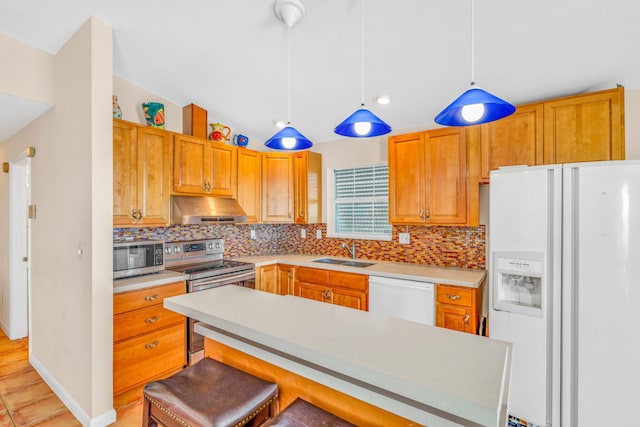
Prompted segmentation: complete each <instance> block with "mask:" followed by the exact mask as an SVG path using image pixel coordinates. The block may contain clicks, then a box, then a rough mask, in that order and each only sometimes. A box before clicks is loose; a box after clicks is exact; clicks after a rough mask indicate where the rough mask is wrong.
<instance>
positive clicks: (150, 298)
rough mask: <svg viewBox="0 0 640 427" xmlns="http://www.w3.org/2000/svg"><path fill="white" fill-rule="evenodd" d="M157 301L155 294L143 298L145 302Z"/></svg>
mask: <svg viewBox="0 0 640 427" xmlns="http://www.w3.org/2000/svg"><path fill="white" fill-rule="evenodd" d="M157 299H158V294H155V295H153V296H152V295H147V296H146V297H144V300H145V301H155V300H157Z"/></svg>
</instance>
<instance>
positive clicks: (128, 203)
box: [113, 120, 138, 226]
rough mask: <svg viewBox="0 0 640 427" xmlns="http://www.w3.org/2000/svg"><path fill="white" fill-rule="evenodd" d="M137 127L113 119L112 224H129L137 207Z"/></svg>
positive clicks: (131, 222)
mask: <svg viewBox="0 0 640 427" xmlns="http://www.w3.org/2000/svg"><path fill="white" fill-rule="evenodd" d="M136 132H137V127H136V126H134V125H133V124H129V123H127V122H123V121H120V120H114V121H113V225H114V226H119V225H131V224H133V223H134V219H133V216H132V215H133V213H134V210H135V209H138V199H137V197H138V174H137V173H136V169H135V168H136V162H137V158H138V152H137V143H136V141H137V140H136Z"/></svg>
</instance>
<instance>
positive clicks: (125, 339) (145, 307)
mask: <svg viewBox="0 0 640 427" xmlns="http://www.w3.org/2000/svg"><path fill="white" fill-rule="evenodd" d="M184 293H185V283H184V282H175V283H170V284H167V285H161V286H155V287H150V288H145V289H140V290H135V291H130V292H122V293H118V294H115V295H114V296H113V314H114V317H113V342H114V344H113V394H114V396H116V397H115V398H114V400H116V401H117V402H118V403H123V401H124V402H127V401H130V400H137V399H139V398H141V397H142V393H141V392H142V388H143V387H144V385H145V384H146V383H148V382H149V381H153V380H155V379H158V378H162V377H165V376H169V375H171V374H173V373H174V372H177V371H179V370H181V369H182V368H183V367H184V366H185V365H186V363H187V352H186V319H185V317H184V316H182V315H179V314H177V313H175V312H173V311H170V310H166V309H165V308H164V307H163V301H164V298H166V297H170V296H174V295H180V294H184ZM138 395H139V396H138Z"/></svg>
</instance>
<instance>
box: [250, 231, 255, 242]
mask: <svg viewBox="0 0 640 427" xmlns="http://www.w3.org/2000/svg"><path fill="white" fill-rule="evenodd" d="M250 233H251V238H252V239H253V240H256V230H251V231H250Z"/></svg>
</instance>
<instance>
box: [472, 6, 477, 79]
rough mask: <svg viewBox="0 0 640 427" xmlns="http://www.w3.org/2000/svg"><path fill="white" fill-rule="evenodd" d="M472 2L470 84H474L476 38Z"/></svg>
mask: <svg viewBox="0 0 640 427" xmlns="http://www.w3.org/2000/svg"><path fill="white" fill-rule="evenodd" d="M473 4H474V2H473V0H471V86H473V85H475V84H476V67H475V63H476V54H475V52H476V40H475V26H474V22H473V21H474V19H473V17H474V15H475V13H474V5H473Z"/></svg>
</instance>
